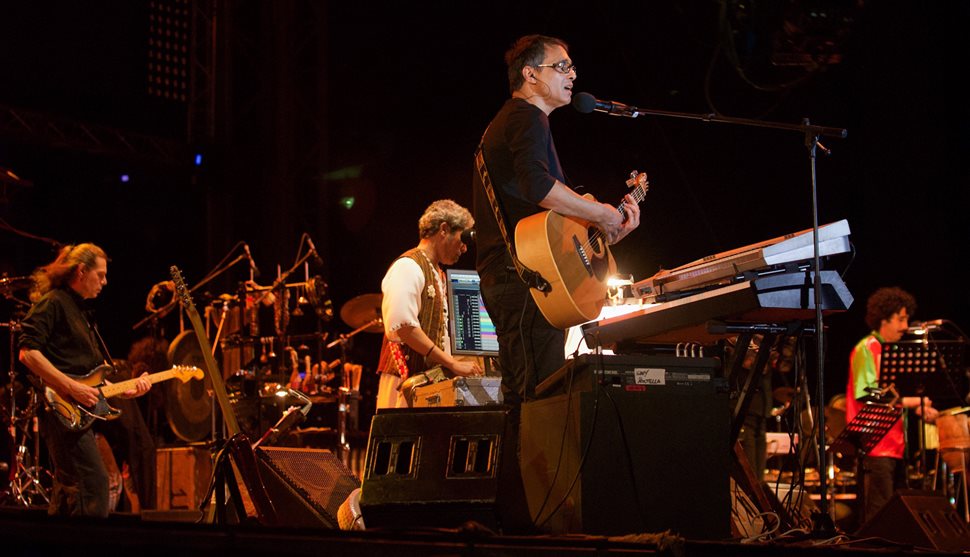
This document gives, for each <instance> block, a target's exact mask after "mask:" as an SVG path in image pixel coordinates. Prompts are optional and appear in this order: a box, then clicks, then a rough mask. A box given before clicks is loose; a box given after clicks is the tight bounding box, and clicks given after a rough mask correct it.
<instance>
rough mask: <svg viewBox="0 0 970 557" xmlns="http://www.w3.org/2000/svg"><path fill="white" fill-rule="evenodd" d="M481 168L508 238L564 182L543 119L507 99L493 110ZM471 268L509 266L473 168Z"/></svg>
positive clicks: (482, 271)
mask: <svg viewBox="0 0 970 557" xmlns="http://www.w3.org/2000/svg"><path fill="white" fill-rule="evenodd" d="M483 146H484V157H485V164H486V166H487V168H488V175H489V178H490V180H491V182H492V188H493V189H494V190H495V195H496V196H497V198H498V199H499V201H500V203H501V205H502V207H503V209H504V217H505V226H506V229H507V230H508V233H509V239H510V240H511V239H512V238H514V237H515V225H516V224H517V223H518V222H519V220H521V219H522V218H524V217H527V216H529V215H532V214H535V213H538V212H540V211H543V210H544V209H543V208H542V207H540V206H539V202H540V201H542V200H543V198H545V197H546V195H548V193H549V191H550V190H551V189H552V186H553V184H554V183H555V181H556V180H559V181H560V182H563V183H566V179H565V176H564V174H563V171H562V166H561V165H560V164H559V156H558V155H557V154H556V146H555V144H554V143H553V140H552V133H551V131H550V129H549V118H548V116H547V115H546V113H545V112H543V111H542V110H541V109H539V108H538V107H536V106H534V105H532V104H529V103H528V102H526V101H524V100H522V99H516V98H512V99H509V100H507V101H506V102H505V104H504V105H503V106H502V109H501V110H499V112H498V114H496V116H495V118H494V119H493V120H492V123H491V124H490V125H489V127H488V130H487V131H486V132H485V137H484V139H483ZM473 182H474V207H473V208H474V213H475V215H474V216H475V228H476V238H475V249H476V254H477V260H476V264H475V266H476V268H477V269H478V272H479V273H480V274H482V275H483V278H484V276H485V275H486V274H488V273H489V271H492V272H495V271H498V270H500V269H504V268H505V267H507V266H509V265H511V259H510V258H509V257H508V250H507V248H506V246H505V241H504V240H503V239H502V234H501V232H499V229H498V225H497V224H496V222H495V216H494V213H493V212H492V208H491V205H490V204H489V201H488V197H487V195H486V194H485V190H484V187H483V186H482V183H481V179H480V177H479V174H478V169H477V168H475V169H474V178H473Z"/></svg>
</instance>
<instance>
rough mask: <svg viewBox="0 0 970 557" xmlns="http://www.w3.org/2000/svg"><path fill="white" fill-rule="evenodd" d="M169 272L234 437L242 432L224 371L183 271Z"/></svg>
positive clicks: (224, 419) (227, 424) (172, 270)
mask: <svg viewBox="0 0 970 557" xmlns="http://www.w3.org/2000/svg"><path fill="white" fill-rule="evenodd" d="M169 270H170V272H171V274H172V280H173V281H174V282H175V289H176V292H178V296H179V300H180V301H181V303H182V307H184V308H185V313H186V314H188V316H189V321H191V322H192V329H193V330H194V331H195V337H196V339H197V340H198V341H199V349H200V350H201V351H202V356H203V358H204V359H205V366H206V373H208V374H209V379H211V380H212V391H213V392H214V393H215V394H216V400H218V401H219V409H220V410H222V419H223V421H224V422H225V424H226V431H227V432H228V433H229V437H234V436H236V435H238V434H239V432H240V430H239V422H238V421H236V413H235V412H234V411H233V409H232V404H230V402H229V395H228V394H227V393H226V384H225V382H224V381H223V380H222V371H221V370H220V369H219V366H218V365H217V364H216V360H215V357H213V355H212V347H211V346H210V344H209V337H208V336H206V334H205V327H203V326H202V319H201V318H200V317H199V312H198V311H196V309H195V304H194V303H192V297H191V296H190V295H189V289H188V287H187V286H186V285H185V281H184V280H183V279H182V271H180V270H179V269H178V267H175V266H172V267H171V268H170V269H169Z"/></svg>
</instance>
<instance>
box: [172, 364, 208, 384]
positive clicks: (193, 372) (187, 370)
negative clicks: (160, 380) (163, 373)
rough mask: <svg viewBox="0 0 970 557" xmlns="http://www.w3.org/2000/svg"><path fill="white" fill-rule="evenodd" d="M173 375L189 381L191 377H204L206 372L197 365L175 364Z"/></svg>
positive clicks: (183, 380)
mask: <svg viewBox="0 0 970 557" xmlns="http://www.w3.org/2000/svg"><path fill="white" fill-rule="evenodd" d="M172 375H174V376H175V377H177V378H178V380H179V381H181V382H183V383H187V382H188V381H189V379H202V378H203V377H205V374H204V373H203V372H202V370H201V369H199V368H197V367H195V366H175V367H173V368H172Z"/></svg>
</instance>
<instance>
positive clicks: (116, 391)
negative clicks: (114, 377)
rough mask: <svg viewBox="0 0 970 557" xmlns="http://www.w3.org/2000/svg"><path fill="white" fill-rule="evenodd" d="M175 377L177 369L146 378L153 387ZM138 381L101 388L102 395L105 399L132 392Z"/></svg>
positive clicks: (129, 380)
mask: <svg viewBox="0 0 970 557" xmlns="http://www.w3.org/2000/svg"><path fill="white" fill-rule="evenodd" d="M173 377H175V368H172V369H170V370H167V371H160V372H158V373H152V374H151V375H149V376H148V377H146V379H148V381H149V382H150V383H151V384H152V385H154V384H155V383H159V382H161V381H168V380H169V379H171V378H173ZM138 379H139V378H135V379H128V380H126V381H121V382H120V383H112V384H110V385H105V386H103V387H101V394H103V395H104V397H105V398H111V397H113V396H118V395H120V394H122V393H124V392H126V391H130V390H131V389H134V388H135V384H136V383H137V382H138Z"/></svg>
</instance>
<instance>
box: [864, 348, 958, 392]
mask: <svg viewBox="0 0 970 557" xmlns="http://www.w3.org/2000/svg"><path fill="white" fill-rule="evenodd" d="M967 346H968V343H967V342H966V341H964V340H904V341H899V342H886V343H883V345H882V357H881V361H880V364H879V385H880V386H881V387H882V386H885V385H889V384H895V385H896V389H897V390H898V391H899V393H900V395H902V396H918V397H930V398H931V399H939V400H943V399H957V400H959V401H961V402H962V401H963V397H964V395H965V394H966V392H967V378H966V375H964V374H963V373H962V371H963V369H964V362H965V361H966V359H967V358H966V353H967Z"/></svg>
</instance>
